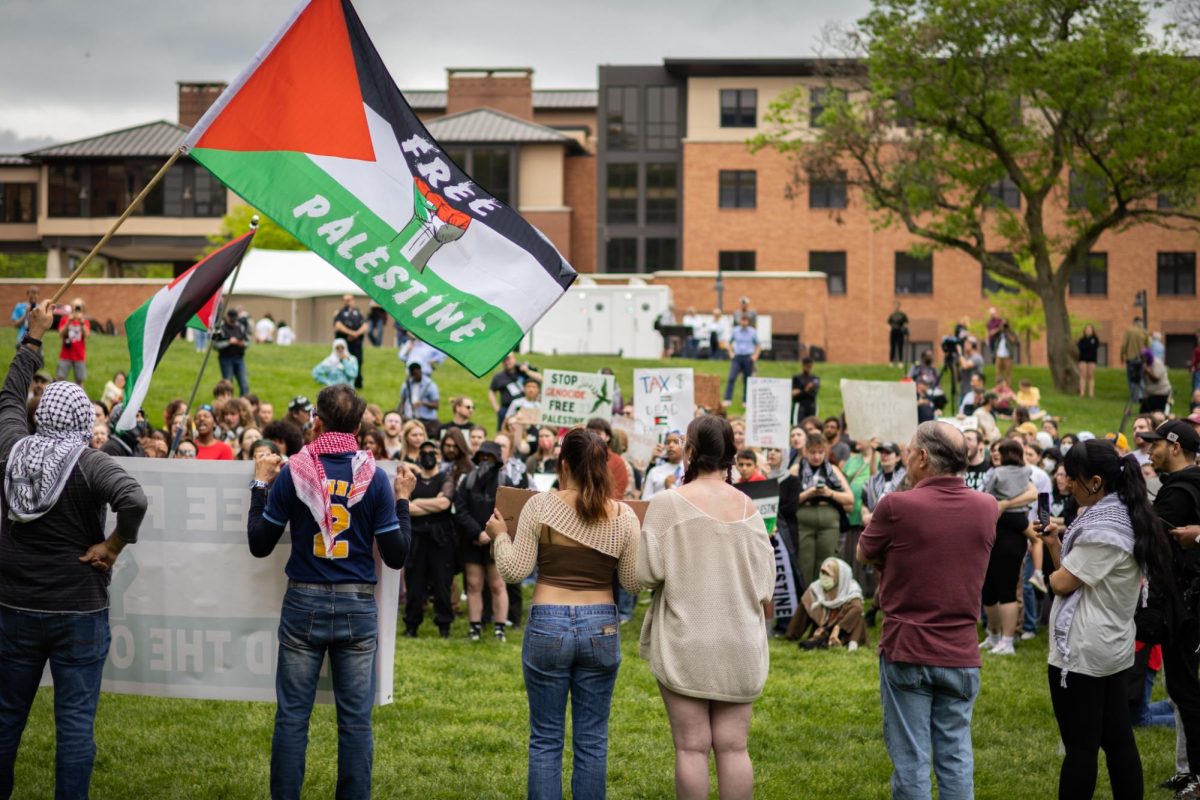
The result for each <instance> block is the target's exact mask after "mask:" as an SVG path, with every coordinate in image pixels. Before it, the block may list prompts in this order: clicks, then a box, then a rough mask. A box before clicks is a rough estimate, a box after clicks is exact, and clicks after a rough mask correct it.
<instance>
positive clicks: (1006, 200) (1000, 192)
mask: <svg viewBox="0 0 1200 800" xmlns="http://www.w3.org/2000/svg"><path fill="white" fill-rule="evenodd" d="M988 194H990V195H991V196H992V197H994V198H996V199H997V200H999V201H1000V202H1001V203H1003V204H1004V205H1005V206H1007V207H1008V208H1020V207H1021V190H1020V189H1018V188H1017V184H1016V181H1014V180H1013V179H1012V178H1009V177H1004V178H1001V179H1000V180H998V181H996V182H995V183H993V184H992V185H991V186H990V187H988Z"/></svg>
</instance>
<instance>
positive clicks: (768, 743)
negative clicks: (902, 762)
mask: <svg viewBox="0 0 1200 800" xmlns="http://www.w3.org/2000/svg"><path fill="white" fill-rule="evenodd" d="M3 335H4V336H7V337H9V338H3V337H2V336H0V344H2V345H3V346H8V347H11V341H12V340H11V337H12V332H11V330H9V331H6V332H4V334H3ZM47 344H48V347H49V348H50V349H51V351H56V350H57V340H56V339H55V337H54V336H53V335H51V336H50V337H49V338H48V340H47ZM327 352H328V350H327V348H325V347H324V346H316V345H309V346H295V347H292V348H276V347H269V346H268V347H258V348H254V349H252V350H251V352H250V354H249V356H248V363H249V371H250V377H251V382H252V384H253V385H252V388H253V390H254V391H256V392H257V393H258V394H259V396H260V397H262V398H263V399H264V400H266V401H270V402H273V403H274V404H275V406H276V409H277V413H279V414H282V412H283V410H284V407H285V404H286V402H287V400H288V399H289V398H290V397H291V396H293V395H295V394H298V393H304V394H308V395H309V396H310V397H313V396H315V393H316V390H317V386H316V384H315V383H314V382H312V381H311V380H310V379H309V378H308V374H309V369H310V368H311V366H312V365H313V364H315V363H316V362H317V361H318V360H319V359H320V358H322V357H323V356H324V355H326V353H327ZM89 354H90V364H89V366H90V368H91V376H90V377H89V380H88V386H87V388H88V390H89V393H90V394H92V395H93V396H98V395H99V394H100V390H101V387H102V386H103V384H104V381H105V380H107V379H108V378H109V377H110V376H111V373H113V372H115V371H117V370H118V369H125V368H126V367H127V365H128V359H127V353H126V344H125V340H124V339H122V338H111V337H97V338H95V339H93V340H92V341H91V342H89ZM533 361H534V363H535V364H537V365H539V366H542V367H558V368H567V369H578V370H585V371H590V370H596V369H599V368H600V367H601V366H605V365H608V366H611V367H613V369H614V370H615V371H616V374H617V378H618V381H619V382H620V383H621V385H622V386H623V387H625V390H626V392H628V391H629V387H630V386H631V379H632V370H633V368H634V367H638V366H654V365H656V364H657V363H659V362H655V361H630V360H620V359H616V358H603V357H572V356H554V357H551V356H537V357H535V358H534V359H533ZM199 363H200V356H199V355H198V354H196V353H195V352H193V350H192V348H191V345H190V344H188V343H186V342H179V343H177V344H176V346H175V347H174V348H173V349H172V350H171V351H170V352H169V353H168V355H167V357H166V359H165V360H164V362H163V365H162V367H161V368H160V369H159V371H158V373H157V375H156V378H155V382H154V384H153V388H152V389H151V393H150V397H149V402H148V404H147V405H148V409H149V413H150V418H151V419H152V420H155V421H156V422H159V423H160V424H161V417H162V407H163V405H164V404H165V403H166V401H167V400H169V399H170V398H172V397H175V396H186V395H187V392H188V391H189V389H190V388H191V384H192V381H193V380H194V377H195V374H196V370H197V369H198V367H199ZM679 363H680V364H685V363H690V364H691V365H692V366H695V367H696V368H697V369H700V370H702V371H709V372H718V373H720V374H722V375H723V374H724V371H725V369H727V365H726V364H723V363H719V362H679ZM48 366H49V367H50V368H51V369H52V367H53V365H52V364H51V365H48ZM761 366H762V370H761V371H762V374H764V375H767V376H780V377H786V376H789V375H791V374H792V373H793V372H795V371H796V369H797V367H796V365H795V364H789V363H774V362H763V363H762V365H761ZM215 367H216V365H215V363H210V366H209V369H210V372H209V373H208V375H207V376H206V378H205V380H204V382H203V383H202V392H201V395H200V396H201V397H205V398H207V397H208V396H210V394H209V393H210V390H211V386H212V384H213V383H214V382H215V381H216V379H217V371H216V368H215ZM818 373H819V374H820V375H821V376H822V377H823V378H824V382H825V387H826V388H825V389H824V390H823V391H824V395H823V397H822V412H823V413H829V414H832V413H837V412H839V411H840V410H841V404H840V398H839V396H838V392H837V388H836V387H837V385H838V379H839V378H842V377H850V378H865V379H889V378H892V377H896V376H897V375H898V372H897V371H895V370H889V369H888V368H887V367H880V366H860V365H819V368H818ZM365 374H366V387H367V389H366V394H367V396H368V397H369V398H370V399H371V400H372V401H374V402H377V403H379V404H380V405H381V406H383V407H385V408H387V407H389V406H391V405H393V404H394V403H395V402H396V400H397V398H398V397H399V391H400V384H401V379H402V369H401V367H400V363H399V361H398V360H397V359H396V354H395V350H393V349H387V348H383V349H378V350H377V349H368V351H367V357H366V372H365ZM1016 374H1017V376H1021V377H1024V376H1028V377H1031V378H1032V379H1033V380H1034V381H1035V382H1036V383H1037V385H1039V386H1040V387H1041V388H1042V393H1043V394H1042V396H1043V399H1044V402H1045V406H1046V407H1047V408H1048V409H1049V410H1050V411H1051V412H1053V413H1055V414H1059V415H1062V416H1065V417H1066V418H1067V422H1066V424H1065V430H1080V429H1090V430H1093V431H1095V432H1101V431H1104V430H1108V429H1112V428H1114V427H1115V426H1116V425H1117V423H1118V421H1119V419H1120V415H1121V410H1122V407H1123V405H1124V401H1123V397H1124V394H1125V388H1124V377H1123V374H1122V373H1121V372H1120V371H1118V370H1101V371H1100V373H1099V375H1098V379H1097V383H1098V387H1097V389H1098V393H1099V394H1100V395H1101V398H1102V399H1097V400H1094V401H1081V400H1078V399H1077V398H1073V397H1069V396H1064V395H1062V394H1059V393H1056V392H1054V391H1053V390H1052V389H1051V388H1050V382H1049V379H1048V374H1047V371H1046V370H1045V369H1042V368H1017V370H1016ZM436 378H437V380H438V382H439V383H440V385H441V389H442V396H443V397H446V398H448V397H449V396H451V395H455V394H468V395H470V396H472V397H473V398H474V399H475V401H476V406H477V407H478V408H479V409H481V410H482V412H483V413H481V414H480V416H481V420H480V421H481V422H483V423H484V424H485V425H486V426H487V427H488V428H489V429H491V428H492V426H493V424H494V419H493V418H492V415H491V414H490V413H487V411H488V410H489V409H490V407H489V405H488V403H487V398H486V386H487V383H486V381H485V380H479V379H475V378H473V377H471V376H470V375H469V374H468V373H467V372H466V371H465V370H463V369H462V368H460V367H458V366H457V365H455V364H447V365H445V366H444V367H442V368H441V369H439V370H438V371H437V374H436ZM1186 378H1187V376H1186V375H1177V376H1176V392H1177V394H1178V396H1179V397H1181V398H1182V397H1184V396H1185V395H1184V394H1182V392H1183V390H1184V388H1185V387H1184V381H1185V380H1186ZM734 410H735V412H736V411H737V408H736V407H735V409H734ZM930 566H931V573H930V575H928V576H926V579H928V580H937V575H936V572H934V571H933V570H936V565H933V564H931V565H930ZM644 609H645V606H641V607H639V609H638V617H637V619H636V620H635V621H634V623H633V624H632V625H631V626H628V627H626V628H625V629H624V644H623V651H624V658H625V660H624V663H623V664H622V668H621V672H620V677H619V679H618V682H617V688H616V693H615V697H614V701H613V713H612V722H611V729H610V751H609V752H610V758H609V790H610V796H611V797H613V798H660V797H669V796H671V795H672V793H673V785H672V769H673V752H672V748H671V739H670V731H669V728H668V726H667V721H666V716H665V713H664V711H663V708H662V703H661V701H660V699H659V697H658V692H657V689H656V687H655V684H654V680H653V678H652V677H651V676H650V674H649V672H648V670H647V668H646V665H645V663H644V662H643V661H642V660H641V659H640V658H638V656H637V636H636V632H637V630H638V628H639V627H640V622H641V615H642V613H643V612H644ZM423 633H424V634H425V637H426V638H422V639H419V640H416V641H413V640H405V639H401V640H400V641H399V642H398V643H397V646H396V672H395V680H396V685H395V690H396V691H395V696H396V702H395V703H394V704H393V705H391V706H388V707H384V708H380V709H378V710H377V711H376V714H375V736H376V749H375V765H376V766H375V796H377V797H383V798H422V799H423V800H432V798H454V799H455V800H460V799H461V798H510V797H516V796H520V795H521V794H523V792H524V777H525V758H526V737H527V732H528V726H527V710H526V705H525V703H526V701H525V693H524V688H523V684H522V679H521V666H520V635H519V633H514V635H513V636H511V637H510V639H509V642H508V643H507V644H504V645H497V644H495V643H493V642H485V643H483V644H479V645H472V644H470V643H468V642H467V641H466V640H465V633H466V631H465V624H464V623H462V622H459V623H457V624H456V626H455V629H454V639H452V640H451V641H449V642H443V641H440V640H439V639H437V638H436V636H433V635H431V634H432V628H431V625H427V626H426V630H425V631H423ZM877 634H878V631H873V632H872V638H873V639H875V638H876V637H877ZM1045 655H1046V639H1045V635H1044V634H1043V635H1041V636H1040V637H1039V638H1038V639H1036V640H1034V641H1032V642H1028V643H1025V644H1023V645H1022V646H1021V648H1020V650H1019V652H1018V655H1017V656H1016V657H1013V658H992V659H989V660H987V661H986V663H985V665H984V671H983V682H982V683H983V688H982V691H981V694H980V697H979V701H978V703H977V705H976V715H975V752H976V773H975V774H976V788H977V793H978V796H979V797H980V798H998V799H999V798H1027V797H1042V796H1048V795H1052V794H1053V793H1054V792H1055V790H1056V786H1057V783H1056V782H1057V775H1058V767H1059V762H1060V759H1059V757H1058V755H1057V743H1058V738H1057V729H1056V727H1055V723H1054V717H1053V715H1052V713H1051V709H1050V701H1049V695H1048V690H1047V687H1046V667H1045V660H1046V658H1045ZM877 684H878V668H877V662H876V657H875V656H874V654H873V649H864V650H860V651H859V652H857V653H845V652H824V653H805V652H801V651H800V650H799V649H798V648H796V647H795V646H794V645H790V644H788V643H786V642H783V641H782V640H776V641H774V642H772V646H771V675H770V679H769V680H768V682H767V686H766V690H765V693H764V695H763V697H762V699H761V700H759V701H758V703H757V704H756V707H755V716H754V724H753V729H752V732H751V751H752V756H753V758H754V761H755V769H756V776H757V790H756V793H755V796H756V797H761V798H788V800H791V799H792V798H797V797H813V798H825V797H829V798H834V797H836V798H883V797H886V796H888V788H887V781H888V776H889V774H890V770H891V767H890V764H889V762H888V759H887V754H886V752H885V750H884V747H883V742H882V736H881V722H880V710H879V699H878V686H877ZM52 702H53V701H52V694H51V692H50V691H49V690H43V691H42V692H41V693H39V695H38V699H37V702H36V704H35V706H34V709H33V713H32V716H31V721H30V724H29V727H28V728H27V730H26V732H25V738H24V741H23V745H22V750H21V756H20V759H19V763H18V769H17V781H18V786H17V792H16V795H15V796H17V797H22V798H43V797H50V796H52V794H53V776H54V758H53V721H52ZM273 713H274V706H273V705H272V704H269V703H248V702H213V701H193V700H161V699H154V698H142V697H127V696H121V695H105V696H104V697H103V698H102V701H101V706H100V715H99V720H98V725H97V740H98V743H99V748H100V751H99V757H98V759H97V764H96V773H95V776H94V779H93V796H94V797H97V798H137V800H162V799H165V798H197V800H210V799H212V798H260V797H264V796H266V794H267V776H268V767H269V757H270V744H271V728H272V718H273ZM336 739H337V732H336V726H335V721H334V714H333V709H332V708H330V707H319V708H318V709H317V711H316V712H315V714H314V719H313V726H312V732H311V739H310V745H311V746H310V748H309V759H308V777H309V786H308V789H309V792H308V794H310V795H311V796H313V797H330V796H332V795H333V792H334V781H335V776H336V759H335V756H334V753H335V750H336ZM1138 742H1139V746H1140V748H1141V751H1142V757H1143V762H1144V764H1145V766H1146V776H1147V782H1148V785H1153V783H1157V782H1158V781H1160V780H1162V779H1163V778H1165V777H1167V776H1168V775H1169V774H1171V773H1172V772H1173V769H1172V764H1173V752H1174V751H1173V746H1174V745H1173V742H1174V739H1173V734H1172V733H1171V732H1170V731H1164V730H1141V731H1139V732H1138ZM568 763H569V758H568ZM1101 774H1102V775H1103V767H1102V768H1101ZM1100 783H1101V785H1102V788H1101V789H1100V790H1099V791H1098V793H1097V796H1098V797H1108V796H1109V793H1108V789H1107V783H1106V780H1105V779H1104V778H1103V777H1102V778H1101V781H1100ZM1155 791H1156V790H1153V789H1151V790H1149V791H1148V796H1154V794H1155ZM714 796H715V795H714ZM1163 796H1166V795H1165V794H1163Z"/></svg>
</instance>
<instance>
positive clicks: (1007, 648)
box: [988, 642, 1017, 656]
mask: <svg viewBox="0 0 1200 800" xmlns="http://www.w3.org/2000/svg"><path fill="white" fill-rule="evenodd" d="M988 652H989V653H991V654H992V655H994V656H1015V655H1016V654H1017V651H1016V649H1015V648H1014V647H1013V644H1012V642H999V643H997V644H996V646H995V647H993V648H992V649H991V650H989V651H988Z"/></svg>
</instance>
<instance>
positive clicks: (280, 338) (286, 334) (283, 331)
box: [275, 325, 296, 346]
mask: <svg viewBox="0 0 1200 800" xmlns="http://www.w3.org/2000/svg"><path fill="white" fill-rule="evenodd" d="M294 341H296V334H295V333H293V332H292V329H291V328H289V327H288V326H286V325H284V326H283V327H282V328H280V329H279V332H278V333H276V334H275V344H282V345H285V346H286V345H289V344H291V343H292V342H294Z"/></svg>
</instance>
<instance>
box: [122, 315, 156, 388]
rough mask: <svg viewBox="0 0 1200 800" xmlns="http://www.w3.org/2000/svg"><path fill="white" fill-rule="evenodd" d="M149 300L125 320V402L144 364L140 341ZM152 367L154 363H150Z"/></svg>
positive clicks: (144, 336)
mask: <svg viewBox="0 0 1200 800" xmlns="http://www.w3.org/2000/svg"><path fill="white" fill-rule="evenodd" d="M150 302H151V301H150V300H147V301H146V302H145V303H142V305H141V307H140V308H138V310H137V311H134V312H133V313H132V314H130V315H129V317H128V318H127V319H126V320H125V338H126V339H128V340H129V374H128V375H127V376H125V402H129V394H130V392H132V391H133V387H134V386H135V385H136V384H137V379H138V376H139V375H140V374H141V373H142V369H143V368H144V367H145V365H144V364H143V363H142V350H143V347H142V343H143V341H144V340H145V338H146V311H147V309H149V308H150ZM150 369H154V365H153V364H151V365H150Z"/></svg>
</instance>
